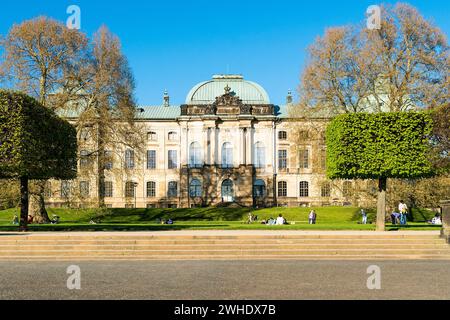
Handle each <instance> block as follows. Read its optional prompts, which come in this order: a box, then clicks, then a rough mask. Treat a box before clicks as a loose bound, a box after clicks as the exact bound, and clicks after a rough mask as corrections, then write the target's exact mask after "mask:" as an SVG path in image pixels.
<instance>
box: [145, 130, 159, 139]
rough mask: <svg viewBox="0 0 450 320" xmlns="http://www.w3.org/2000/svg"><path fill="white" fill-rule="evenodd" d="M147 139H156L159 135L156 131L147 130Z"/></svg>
mask: <svg viewBox="0 0 450 320" xmlns="http://www.w3.org/2000/svg"><path fill="white" fill-rule="evenodd" d="M147 140H148V141H156V140H158V135H157V134H156V132H154V131H149V132H147Z"/></svg>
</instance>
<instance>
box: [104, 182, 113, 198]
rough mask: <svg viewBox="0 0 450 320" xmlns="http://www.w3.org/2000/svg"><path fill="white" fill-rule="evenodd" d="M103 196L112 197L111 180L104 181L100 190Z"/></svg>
mask: <svg viewBox="0 0 450 320" xmlns="http://www.w3.org/2000/svg"><path fill="white" fill-rule="evenodd" d="M101 192H102V194H103V197H105V198H112V196H113V183H112V181H105V182H104V183H103V186H102V190H101Z"/></svg>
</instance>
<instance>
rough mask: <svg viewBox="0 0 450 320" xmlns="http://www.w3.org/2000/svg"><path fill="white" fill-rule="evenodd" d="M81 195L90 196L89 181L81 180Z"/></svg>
mask: <svg viewBox="0 0 450 320" xmlns="http://www.w3.org/2000/svg"><path fill="white" fill-rule="evenodd" d="M80 196H81V197H83V198H86V197H89V181H80Z"/></svg>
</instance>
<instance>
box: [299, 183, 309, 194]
mask: <svg viewBox="0 0 450 320" xmlns="http://www.w3.org/2000/svg"><path fill="white" fill-rule="evenodd" d="M299 190H300V194H299V195H300V197H302V198H307V197H309V182H308V181H300V188H299Z"/></svg>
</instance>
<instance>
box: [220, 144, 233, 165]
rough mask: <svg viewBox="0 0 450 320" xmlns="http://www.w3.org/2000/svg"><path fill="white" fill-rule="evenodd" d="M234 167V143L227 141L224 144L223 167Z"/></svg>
mask: <svg viewBox="0 0 450 320" xmlns="http://www.w3.org/2000/svg"><path fill="white" fill-rule="evenodd" d="M232 167H233V145H232V144H231V143H229V142H225V143H224V144H223V145H222V168H232Z"/></svg>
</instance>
